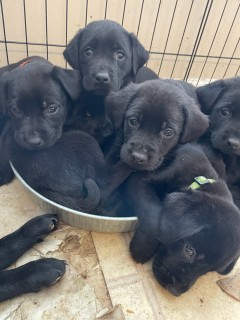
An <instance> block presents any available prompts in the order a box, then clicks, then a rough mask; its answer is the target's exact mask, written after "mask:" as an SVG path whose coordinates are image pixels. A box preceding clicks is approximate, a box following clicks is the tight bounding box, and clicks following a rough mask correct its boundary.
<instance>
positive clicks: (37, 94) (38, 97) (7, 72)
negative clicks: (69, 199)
mask: <svg viewBox="0 0 240 320" xmlns="http://www.w3.org/2000/svg"><path fill="white" fill-rule="evenodd" d="M80 93H81V81H80V73H79V72H78V71H76V70H65V69H62V68H60V67H56V66H53V65H52V64H51V63H50V62H48V61H47V60H46V59H44V58H41V57H29V58H26V59H24V60H22V61H20V62H18V63H15V64H12V65H10V66H8V67H4V68H2V69H0V114H3V115H4V116H5V117H6V119H7V123H6V125H5V127H4V130H3V132H2V134H1V136H0V153H1V159H0V185H1V184H3V183H7V182H9V181H10V180H11V178H12V171H11V169H10V167H9V164H8V161H9V155H8V150H7V148H8V146H7V145H6V143H5V140H6V135H7V132H8V130H9V127H10V126H11V127H12V129H13V132H14V139H15V141H16V142H17V143H18V144H19V145H20V146H21V147H23V148H25V149H28V150H40V149H44V148H49V147H50V146H52V145H53V144H54V143H55V142H56V141H57V140H58V139H59V138H60V137H61V134H62V130H63V126H64V124H65V123H66V121H67V116H68V112H69V111H70V109H71V104H72V101H73V100H76V99H77V98H78V97H79V95H80ZM4 131H5V132H4Z"/></svg>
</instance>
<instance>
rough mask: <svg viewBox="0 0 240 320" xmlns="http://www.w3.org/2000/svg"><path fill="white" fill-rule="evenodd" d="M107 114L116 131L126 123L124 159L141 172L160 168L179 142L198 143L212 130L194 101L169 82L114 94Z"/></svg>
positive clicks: (123, 147)
mask: <svg viewBox="0 0 240 320" xmlns="http://www.w3.org/2000/svg"><path fill="white" fill-rule="evenodd" d="M106 113H107V115H108V117H109V119H110V121H111V122H112V123H113V126H114V128H115V129H116V130H117V129H118V128H120V126H121V124H122V123H123V122H124V129H123V130H124V143H123V146H122V148H121V159H122V161H124V162H125V163H127V164H128V165H129V166H130V167H132V168H134V169H137V170H154V169H156V168H157V167H159V166H160V165H161V163H162V162H163V160H164V158H165V157H166V155H167V154H168V152H169V151H170V150H171V149H172V148H174V147H175V146H176V145H177V144H178V143H186V142H189V141H193V140H195V139H196V138H198V137H199V136H200V135H201V134H203V133H204V132H205V130H206V129H207V127H208V120H207V117H206V116H205V115H204V114H203V113H201V112H200V110H199V108H198V105H197V104H196V102H195V101H194V99H192V98H191V97H189V96H188V95H187V94H186V93H185V92H184V91H183V90H181V89H179V88H178V87H176V86H175V85H173V84H172V83H171V82H166V81H165V80H152V81H146V82H144V83H142V84H138V85H137V84H130V85H129V86H127V87H126V88H124V89H123V90H121V91H119V92H116V93H110V95H109V96H108V97H107V99H106Z"/></svg>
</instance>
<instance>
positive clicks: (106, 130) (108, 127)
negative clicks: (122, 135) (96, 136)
mask: <svg viewBox="0 0 240 320" xmlns="http://www.w3.org/2000/svg"><path fill="white" fill-rule="evenodd" d="M112 133H113V127H112V124H111V123H110V122H109V121H106V122H104V123H103V125H102V135H103V137H104V138H106V137H109V136H110V135H111V134H112Z"/></svg>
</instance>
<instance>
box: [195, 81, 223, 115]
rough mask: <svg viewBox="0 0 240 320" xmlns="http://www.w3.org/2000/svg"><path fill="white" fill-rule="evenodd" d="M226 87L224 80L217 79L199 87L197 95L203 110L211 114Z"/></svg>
mask: <svg viewBox="0 0 240 320" xmlns="http://www.w3.org/2000/svg"><path fill="white" fill-rule="evenodd" d="M224 88H225V83H224V80H217V81H214V82H212V83H210V84H206V85H205V86H202V87H198V88H197V90H196V91H197V97H198V101H199V102H200V105H201V110H202V111H203V112H204V113H206V114H210V113H211V110H212V108H213V106H214V104H215V103H216V102H217V100H218V99H219V98H220V96H221V93H222V91H223V89H224Z"/></svg>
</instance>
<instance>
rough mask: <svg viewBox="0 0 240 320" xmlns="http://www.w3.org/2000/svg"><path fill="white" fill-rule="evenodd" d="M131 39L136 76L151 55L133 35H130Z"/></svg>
mask: <svg viewBox="0 0 240 320" xmlns="http://www.w3.org/2000/svg"><path fill="white" fill-rule="evenodd" d="M130 38H131V42H132V64H133V74H134V76H135V75H136V74H137V72H138V70H139V69H140V68H141V67H142V66H143V65H144V64H145V63H146V62H147V61H148V59H149V53H148V51H147V50H145V48H144V47H143V45H142V44H141V43H140V42H139V40H138V39H137V37H136V36H135V35H134V34H133V33H130Z"/></svg>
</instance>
